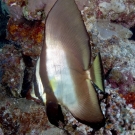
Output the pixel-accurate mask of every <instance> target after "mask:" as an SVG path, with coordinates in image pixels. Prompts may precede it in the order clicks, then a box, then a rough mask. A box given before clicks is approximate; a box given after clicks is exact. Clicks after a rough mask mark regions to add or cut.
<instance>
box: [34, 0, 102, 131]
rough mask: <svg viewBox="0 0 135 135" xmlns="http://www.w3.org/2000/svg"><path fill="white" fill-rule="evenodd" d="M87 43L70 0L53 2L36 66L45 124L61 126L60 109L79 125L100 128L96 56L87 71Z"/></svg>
mask: <svg viewBox="0 0 135 135" xmlns="http://www.w3.org/2000/svg"><path fill="white" fill-rule="evenodd" d="M89 43H90V39H89V36H88V33H87V31H86V28H85V26H84V23H83V20H82V17H81V14H80V12H79V10H78V8H77V6H76V4H75V2H74V0H57V2H56V3H55V5H54V6H53V8H52V9H51V11H50V13H49V14H48V16H47V19H46V24H45V41H44V45H43V48H42V52H41V55H40V58H39V60H38V62H37V66H36V79H35V80H36V82H37V84H38V90H39V91H40V93H41V94H40V97H41V99H42V100H43V102H44V103H45V104H46V112H47V115H48V119H49V121H50V122H51V123H52V124H54V125H56V126H58V123H57V122H58V121H59V120H60V121H62V122H64V119H63V116H59V115H60V114H61V115H62V112H61V109H60V105H64V106H65V107H66V108H67V109H68V110H69V111H70V112H71V113H72V115H73V116H74V117H75V118H76V119H77V120H79V121H80V122H82V123H84V124H87V125H90V126H91V127H93V128H95V129H99V128H100V127H101V126H103V125H104V116H103V114H102V111H101V108H100V104H99V100H98V96H97V93H96V90H95V88H94V86H93V83H95V84H96V85H97V86H98V87H99V88H100V89H101V90H102V91H104V86H103V78H102V77H103V75H102V70H103V69H102V63H101V59H100V54H98V56H97V57H96V59H95V61H94V62H93V65H92V66H91V68H90V58H91V50H90V44H89Z"/></svg>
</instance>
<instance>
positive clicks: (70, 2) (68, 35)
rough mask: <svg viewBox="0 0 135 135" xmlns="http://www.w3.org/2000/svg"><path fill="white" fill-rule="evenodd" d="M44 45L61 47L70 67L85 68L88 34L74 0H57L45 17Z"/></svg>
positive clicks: (87, 62)
mask: <svg viewBox="0 0 135 135" xmlns="http://www.w3.org/2000/svg"><path fill="white" fill-rule="evenodd" d="M45 42H46V45H47V46H48V45H49V46H51V47H54V48H55V47H59V48H61V47H62V48H63V49H64V51H65V52H66V57H67V60H68V61H70V62H69V63H70V66H71V68H72V67H74V66H72V64H73V65H75V64H74V63H76V67H77V68H80V69H84V70H87V69H88V67H89V64H90V45H89V36H88V33H87V31H86V28H85V25H84V23H83V20H82V16H81V13H80V11H79V10H78V8H77V5H76V4H75V2H74V0H57V2H56V3H55V5H54V6H53V8H52V9H51V11H50V12H49V14H48V16H47V19H46V39H45Z"/></svg>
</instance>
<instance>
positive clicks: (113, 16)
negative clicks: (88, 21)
mask: <svg viewBox="0 0 135 135" xmlns="http://www.w3.org/2000/svg"><path fill="white" fill-rule="evenodd" d="M96 2H97V3H96V4H97V9H96V10H97V12H96V13H97V18H102V19H103V18H106V19H109V20H110V21H113V22H117V23H120V24H122V25H124V26H125V27H127V28H130V27H132V26H134V24H135V9H134V7H135V2H134V0H133V1H130V0H97V1H96Z"/></svg>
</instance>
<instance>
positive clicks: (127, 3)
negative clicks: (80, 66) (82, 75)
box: [0, 0, 135, 135]
mask: <svg viewBox="0 0 135 135" xmlns="http://www.w3.org/2000/svg"><path fill="white" fill-rule="evenodd" d="M4 1H5V2H6V3H7V5H8V9H9V12H10V19H9V21H8V24H7V37H6V38H7V39H8V40H9V41H10V42H11V43H10V44H8V45H5V46H4V47H3V48H2V49H1V50H0V51H1V53H0V68H1V70H2V74H3V75H2V78H1V80H0V81H1V85H0V91H1V92H0V99H1V103H0V134H2V135H3V134H5V135H9V134H11V135H22V134H28V135H35V134H37V135H41V134H43V133H44V134H47V135H51V134H55V135H60V134H61V135H66V134H71V135H90V134H94V135H98V134H100V135H115V134H117V135H123V134H125V135H127V134H129V135H130V134H134V133H135V64H134V63H135V59H134V58H135V53H134V52H135V42H134V41H131V40H128V39H129V38H130V37H131V36H132V32H131V31H130V30H129V28H130V27H132V26H134V25H135V8H134V7H135V1H134V0H75V2H76V3H77V5H78V7H79V10H80V11H81V14H82V18H83V20H84V23H85V25H86V28H87V31H88V33H89V35H90V38H91V42H90V45H91V48H92V54H91V56H92V60H93V59H94V58H95V56H96V55H97V53H98V52H100V53H101V57H102V63H103V67H104V73H105V86H106V88H105V91H106V93H107V95H108V97H107V98H106V99H103V100H102V101H101V108H102V111H103V113H104V115H105V117H106V124H105V127H103V128H101V129H100V130H99V131H93V129H92V128H90V127H88V126H86V125H84V124H82V123H79V122H78V121H77V120H76V119H75V118H74V117H73V116H72V114H70V113H69V111H68V110H67V109H66V108H64V107H63V106H62V111H63V113H64V117H65V121H66V125H65V126H64V127H63V128H62V130H60V129H58V128H54V127H53V126H52V125H50V124H49V123H48V119H47V116H46V112H45V108H44V106H42V104H41V102H38V104H37V102H33V101H31V100H34V101H37V100H35V99H34V98H32V97H31V95H30V93H31V90H32V86H31V80H32V77H33V76H32V75H33V73H34V72H33V71H34V67H35V64H36V61H37V59H38V57H39V55H40V52H41V50H42V44H43V42H44V29H45V19H46V16H47V14H48V13H49V11H50V9H51V8H52V7H53V5H54V3H55V2H56V0H38V1H36V2H35V0H4ZM69 10H70V7H69ZM71 21H72V20H71ZM26 72H27V73H28V76H27V75H26ZM25 75H26V77H25ZM25 79H26V80H27V81H28V82H29V83H30V88H29V89H28V90H29V91H28V92H26V93H25V94H24V95H25V96H24V97H26V98H29V97H30V98H29V99H31V100H27V99H25V98H23V99H22V95H21V94H22V90H23V89H24V90H25V88H22V87H23V85H24V84H25V83H24V82H25ZM26 84H27V83H26ZM26 84H25V85H26ZM101 96H102V94H101ZM11 97H12V98H11ZM14 97H15V98H18V99H15V98H14ZM38 101H39V100H38ZM60 128H61V127H60ZM51 129H52V130H51ZM53 129H54V131H53Z"/></svg>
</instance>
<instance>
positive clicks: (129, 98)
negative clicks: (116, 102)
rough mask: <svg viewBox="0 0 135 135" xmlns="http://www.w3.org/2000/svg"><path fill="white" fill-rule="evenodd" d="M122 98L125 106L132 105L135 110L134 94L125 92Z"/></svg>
mask: <svg viewBox="0 0 135 135" xmlns="http://www.w3.org/2000/svg"><path fill="white" fill-rule="evenodd" d="M122 97H124V98H125V100H126V103H127V104H132V106H133V108H134V109H135V92H127V93H126V94H124V95H123V96H122Z"/></svg>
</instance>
